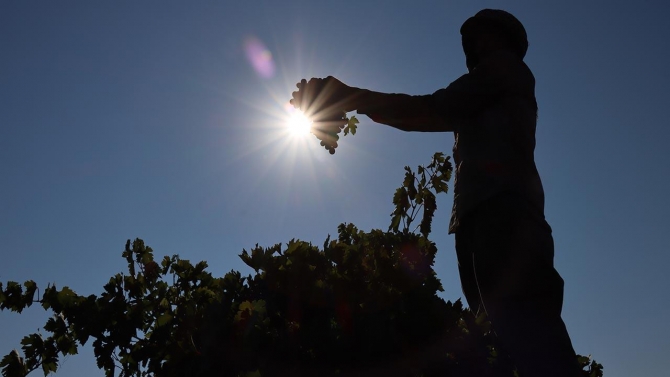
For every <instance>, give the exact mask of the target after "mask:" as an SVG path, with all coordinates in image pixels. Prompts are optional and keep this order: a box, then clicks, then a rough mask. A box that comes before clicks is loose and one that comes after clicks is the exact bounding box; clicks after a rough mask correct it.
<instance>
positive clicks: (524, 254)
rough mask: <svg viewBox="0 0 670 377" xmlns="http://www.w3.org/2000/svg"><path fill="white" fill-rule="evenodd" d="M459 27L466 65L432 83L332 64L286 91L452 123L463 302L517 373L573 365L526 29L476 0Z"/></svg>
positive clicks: (314, 108) (566, 376) (329, 105)
mask: <svg viewBox="0 0 670 377" xmlns="http://www.w3.org/2000/svg"><path fill="white" fill-rule="evenodd" d="M460 33H461V36H462V44H463V51H464V53H465V58H466V66H467V69H468V73H466V74H464V75H462V76H461V77H459V78H458V79H456V80H455V81H453V82H452V83H451V84H449V85H448V86H447V87H446V88H443V89H439V90H437V91H436V92H434V93H432V94H429V95H407V94H397V93H394V94H387V93H379V92H373V91H370V90H365V89H360V88H355V87H350V86H348V85H345V84H344V83H342V82H341V81H339V80H337V79H336V78H334V77H332V76H329V77H327V78H312V79H311V80H309V82H308V81H307V80H302V81H301V82H300V83H298V84H297V87H298V89H299V90H298V91H296V92H293V99H292V100H291V103H292V104H293V105H294V106H296V107H299V108H301V109H303V110H306V111H307V112H310V111H311V113H312V114H316V116H317V117H318V113H319V111H322V112H329V111H330V110H332V109H336V110H339V111H342V110H343V111H347V112H349V111H354V110H356V111H357V113H358V114H364V115H367V116H368V117H369V118H370V119H372V120H373V121H374V122H377V123H381V124H385V125H388V126H391V127H394V128H397V129H400V130H403V131H419V132H453V133H454V139H455V143H454V147H453V155H454V161H455V164H456V174H455V182H454V206H453V210H452V216H451V221H450V224H449V233H450V234H454V235H455V245H456V254H457V258H458V269H459V274H460V280H461V285H462V290H463V293H464V295H465V298H466V300H467V302H468V304H469V306H470V308H471V310H473V311H474V312H475V313H481V312H485V313H486V314H487V316H488V318H489V319H490V321H491V324H492V327H493V329H494V331H495V333H496V336H497V338H498V340H499V342H500V344H501V346H502V347H503V348H504V349H505V350H506V351H507V353H509V355H510V356H511V358H512V361H513V362H514V363H515V365H516V367H517V370H518V372H519V374H520V376H521V377H540V376H541V377H553V376H556V377H558V376H560V377H572V376H579V375H581V367H580V365H579V363H578V361H577V356H576V354H575V351H574V349H573V346H572V342H571V340H570V336H569V334H568V331H567V329H566V327H565V324H564V322H563V320H562V318H561V311H562V306H563V285H564V282H563V279H562V278H561V276H560V275H559V273H558V272H557V271H556V269H555V268H554V264H553V258H554V240H553V237H552V229H551V227H550V226H549V224H548V223H547V221H546V220H545V216H544V190H543V187H542V182H541V180H540V176H539V174H538V171H537V168H536V165H535V160H534V150H535V129H536V123H537V102H536V99H535V78H534V76H533V74H532V72H531V71H530V69H529V68H528V66H527V65H526V64H525V63H524V61H523V59H524V57H525V55H526V51H527V50H528V39H527V34H526V30H525V28H524V26H523V25H522V24H521V22H520V21H519V20H518V19H517V18H516V17H514V16H513V15H511V14H510V13H508V12H506V11H503V10H495V9H484V10H482V11H480V12H478V13H477V14H475V15H474V16H473V17H470V18H469V19H468V20H466V21H465V22H464V23H463V25H462V26H461V29H460ZM310 106H311V108H310Z"/></svg>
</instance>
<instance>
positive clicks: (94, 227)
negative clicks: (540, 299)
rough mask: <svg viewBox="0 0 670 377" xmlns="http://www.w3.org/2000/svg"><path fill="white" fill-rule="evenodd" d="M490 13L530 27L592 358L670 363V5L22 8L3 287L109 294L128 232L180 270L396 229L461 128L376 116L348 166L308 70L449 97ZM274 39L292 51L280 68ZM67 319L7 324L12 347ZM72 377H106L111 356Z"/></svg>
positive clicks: (543, 161)
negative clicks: (301, 91) (289, 105)
mask: <svg viewBox="0 0 670 377" xmlns="http://www.w3.org/2000/svg"><path fill="white" fill-rule="evenodd" d="M482 8H502V9H506V10H508V11H510V12H512V13H513V14H515V15H516V16H517V17H518V18H519V19H520V20H521V21H522V22H523V23H524V25H525V26H526V29H527V31H528V34H529V40H530V49H529V52H528V55H527V57H526V62H527V63H528V65H529V66H530V68H531V69H532V70H533V72H534V74H535V76H536V79H537V88H536V92H537V99H538V103H539V107H540V110H539V122H538V131H537V141H538V146H537V149H536V161H537V164H538V168H539V170H540V174H541V176H542V178H543V182H544V185H545V192H546V196H547V204H546V216H547V219H548V221H549V223H550V224H551V226H552V227H553V229H554V238H555V242H556V259H555V263H556V266H557V269H558V270H559V272H560V273H561V274H562V276H563V277H564V279H565V281H566V291H565V303H564V311H563V317H564V320H565V322H566V324H567V326H568V329H569V331H570V333H571V336H572V340H573V343H574V346H575V349H576V350H577V352H579V353H582V354H589V353H591V354H593V355H594V356H595V358H596V359H597V360H598V361H599V362H601V363H603V364H604V365H605V375H606V376H607V377H624V376H626V377H628V376H660V375H664V374H666V373H667V370H668V368H669V367H670V361H668V358H667V354H668V352H669V351H670V324H669V323H668V322H667V318H670V300H669V297H670V296H669V295H668V293H667V290H668V288H670V277H669V276H668V274H667V272H666V270H667V269H668V267H670V255H669V253H668V251H670V250H668V241H667V232H668V230H669V229H670V220H669V217H668V212H669V210H670V200H669V199H668V196H667V195H668V194H667V193H668V192H669V191H670V178H669V177H670V165H669V162H670V152H669V150H670V149H669V148H668V147H667V146H666V144H667V140H668V138H669V137H670V131H669V130H668V126H669V124H668V118H667V111H668V97H669V96H668V94H667V88H669V87H670V75H668V74H667V67H668V66H670V56H669V52H668V51H670V42H669V41H668V37H670V23H669V22H668V20H667V14H668V10H669V9H668V6H667V5H666V4H665V3H663V2H656V4H654V2H637V3H634V2H625V1H607V2H606V1H589V2H584V1H562V2H554V3H553V4H546V3H545V2H531V1H467V2H466V1H416V2H408V1H402V2H401V1H360V0H359V1H338V2H326V1H289V0H284V1H281V2H272V1H248V2H232V1H198V2H189V3H188V4H187V3H184V2H172V1H160V2H159V1H143V2H128V1H115V2H111V1H110V2H104V3H103V2H95V3H93V2H78V3H75V2H42V3H38V2H19V1H5V2H2V3H0V261H1V262H0V281H3V282H6V281H8V280H18V281H24V280H27V279H34V280H36V281H37V282H38V283H39V284H40V285H41V286H46V284H47V283H49V282H55V283H56V284H58V286H65V285H67V286H70V287H71V288H73V289H74V290H75V291H77V292H78V293H80V294H92V293H99V292H100V290H101V287H102V285H103V284H104V283H105V282H106V280H107V279H108V278H109V276H111V275H113V274H114V273H117V272H120V271H123V269H124V262H123V259H122V258H121V257H120V253H121V251H122V248H123V246H124V244H125V240H126V239H128V238H131V239H133V238H135V237H140V238H143V239H144V240H145V241H146V242H147V243H148V244H149V245H150V246H152V247H153V248H154V250H155V251H156V253H157V255H172V254H180V255H181V256H182V257H184V258H187V259H191V260H194V261H198V260H207V261H208V262H209V264H210V268H211V270H212V271H213V272H215V273H216V274H222V273H224V272H226V271H229V270H230V269H237V270H243V271H247V270H246V269H245V267H244V266H243V264H242V263H241V261H240V260H239V258H238V257H237V255H238V254H239V253H241V251H242V249H243V248H246V249H249V248H250V247H253V246H254V245H255V244H256V243H259V244H260V245H264V246H270V245H273V244H275V243H277V242H287V241H288V240H290V239H291V238H294V237H295V238H300V239H304V240H308V241H313V242H315V243H317V244H321V243H322V242H323V240H324V239H325V237H326V236H327V235H328V234H329V233H330V234H334V233H336V226H337V225H338V224H339V223H341V222H353V223H354V224H356V225H358V226H359V227H360V228H362V229H371V228H382V229H385V228H386V227H387V226H388V223H389V219H390V217H389V214H390V212H391V210H392V208H391V197H392V194H393V190H394V189H395V187H397V186H398V185H400V183H401V181H402V174H403V171H402V167H403V166H405V165H410V166H416V165H417V164H421V163H425V162H427V161H428V159H429V158H430V156H431V155H432V153H433V152H435V151H444V152H446V153H450V151H451V147H452V143H453V136H452V134H449V133H444V134H421V133H414V134H412V133H403V132H401V131H398V130H394V129H391V128H388V127H385V126H382V125H378V124H374V123H373V122H371V121H370V120H368V119H367V118H365V117H360V120H361V124H360V128H359V133H358V134H357V135H356V136H354V137H346V138H344V139H343V140H342V142H341V143H340V147H339V148H338V150H337V153H336V154H335V155H334V156H330V155H329V154H328V153H327V152H326V151H325V150H323V149H322V148H321V147H319V145H318V141H317V140H316V139H314V138H313V137H308V138H304V139H300V138H291V137H290V136H289V135H288V134H287V133H286V132H285V128H284V120H285V119H286V117H287V112H286V110H285V104H286V102H287V101H288V99H289V98H290V94H291V91H293V86H294V84H295V83H296V82H297V81H299V80H300V79H301V78H309V77H324V76H327V75H334V76H336V77H338V78H340V79H341V80H342V81H344V82H345V83H347V84H350V85H353V86H357V87H363V88H369V89H373V90H378V91H386V92H404V93H409V94H426V93H432V92H433V91H434V90H436V89H439V88H441V87H445V86H447V85H448V84H449V83H450V82H451V81H452V80H454V79H455V78H457V77H458V76H460V75H461V74H463V73H464V72H465V61H464V58H463V54H462V51H461V46H460V36H459V34H458V30H459V27H460V25H461V24H462V22H463V21H464V20H465V19H467V18H468V17H470V16H471V15H473V14H474V13H476V12H477V11H478V10H480V9H482ZM249 38H255V39H256V40H258V41H261V42H262V43H263V44H264V45H265V47H266V48H267V50H268V51H269V52H270V53H271V54H272V59H273V60H272V61H273V64H274V68H275V69H274V73H273V74H272V75H270V76H269V77H266V76H268V75H266V76H263V75H261V74H259V72H258V71H257V70H255V69H254V68H253V66H252V64H250V61H249V60H248V59H247V56H246V55H245V50H244V46H245V41H248V40H249ZM451 200H452V197H451V195H443V197H441V198H439V200H438V206H439V208H438V213H437V217H436V220H435V223H434V226H433V234H432V236H431V238H432V239H433V240H434V241H435V242H436V243H437V245H438V248H439V255H438V259H437V264H436V270H437V272H438V275H439V277H440V278H441V279H442V282H443V285H444V287H445V290H446V291H445V292H444V295H443V296H444V297H445V299H450V300H455V299H457V298H459V297H461V292H460V285H459V282H458V275H457V267H456V259H455V255H454V248H453V237H452V236H449V235H447V224H448V217H449V212H450V211H449V209H450V205H451ZM44 319H45V314H44V312H42V311H41V309H40V308H39V307H35V308H32V309H30V310H28V311H27V312H25V313H24V314H23V315H20V316H19V315H16V314H13V313H6V312H3V313H0V353H1V354H3V355H4V354H6V353H8V352H9V351H10V350H11V349H12V348H14V347H18V346H19V341H20V339H21V337H22V336H23V335H26V334H28V333H30V332H33V331H36V330H37V328H38V327H40V326H41V325H43V323H44ZM82 353H83V355H79V356H75V357H70V358H69V359H67V360H66V361H65V363H64V365H63V367H62V369H61V371H60V372H59V374H60V375H68V376H91V375H99V376H101V375H103V374H102V373H101V372H100V371H98V370H97V368H96V367H95V361H94V359H93V356H92V353H91V351H90V350H88V349H85V350H83V352H82Z"/></svg>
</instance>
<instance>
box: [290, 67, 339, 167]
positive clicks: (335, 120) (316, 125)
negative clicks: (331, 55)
mask: <svg viewBox="0 0 670 377" xmlns="http://www.w3.org/2000/svg"><path fill="white" fill-rule="evenodd" d="M316 88H318V85H317V86H316ZM316 88H310V85H307V82H306V81H305V80H303V81H301V82H300V84H298V89H299V90H298V93H297V95H296V94H295V93H294V98H295V101H292V102H291V103H292V104H293V105H294V106H296V107H298V108H301V109H303V110H304V111H306V114H308V116H309V117H310V118H311V119H312V129H311V132H312V133H313V134H314V136H316V137H317V139H319V140H320V143H319V144H320V145H321V146H322V147H324V148H325V149H326V150H327V151H328V152H329V153H330V154H335V149H336V148H337V146H338V144H337V142H338V140H339V139H340V136H339V135H338V134H339V133H340V132H342V130H344V132H345V135H346V134H347V132H348V129H347V125H348V124H349V119H348V118H347V113H346V112H345V111H342V110H334V109H333V105H332V104H329V103H319V102H323V101H316V98H317V97H318V94H319V93H316V92H315V89H316ZM325 102H328V101H325ZM317 103H318V106H316V105H317ZM317 107H318V108H317Z"/></svg>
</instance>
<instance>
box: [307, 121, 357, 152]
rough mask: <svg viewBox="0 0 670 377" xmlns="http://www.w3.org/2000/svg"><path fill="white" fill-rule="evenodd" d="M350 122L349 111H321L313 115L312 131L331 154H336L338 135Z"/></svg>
mask: <svg viewBox="0 0 670 377" xmlns="http://www.w3.org/2000/svg"><path fill="white" fill-rule="evenodd" d="M348 124H349V119H348V118H347V113H346V112H344V111H331V112H323V111H322V112H321V113H320V114H317V115H314V116H313V123H312V133H313V134H314V136H316V137H317V138H318V139H319V140H321V143H320V144H321V146H322V147H324V148H326V150H327V151H328V152H329V153H330V154H335V148H337V141H338V140H340V136H339V135H338V134H339V133H340V131H342V130H343V129H344V128H345V127H346V126H347V125H348Z"/></svg>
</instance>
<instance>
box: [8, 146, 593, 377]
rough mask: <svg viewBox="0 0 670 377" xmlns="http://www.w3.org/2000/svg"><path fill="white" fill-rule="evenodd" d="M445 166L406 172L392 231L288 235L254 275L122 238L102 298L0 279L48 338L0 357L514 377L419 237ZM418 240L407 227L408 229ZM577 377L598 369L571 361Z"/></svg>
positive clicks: (15, 362)
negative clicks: (157, 255) (87, 355)
mask: <svg viewBox="0 0 670 377" xmlns="http://www.w3.org/2000/svg"><path fill="white" fill-rule="evenodd" d="M451 170H452V169H451V164H450V162H449V158H448V157H444V156H443V155H442V154H439V153H438V154H435V156H434V157H433V160H432V162H431V164H429V165H428V166H426V167H419V169H418V170H417V173H414V172H413V171H412V170H411V169H410V168H409V167H407V168H406V174H405V179H404V181H403V185H402V187H401V188H399V189H398V190H397V191H396V193H395V195H394V198H393V203H394V205H395V210H394V211H393V213H392V215H391V216H392V220H391V226H390V227H389V230H388V231H386V232H384V231H382V230H371V231H369V232H364V231H361V230H359V229H358V228H356V227H355V226H354V225H352V224H341V225H340V226H339V227H338V235H337V238H336V239H332V240H331V239H330V236H329V237H328V239H326V241H325V242H324V244H323V247H322V248H319V247H317V246H314V245H312V244H310V243H307V242H303V241H299V240H291V241H289V242H288V243H287V244H285V245H282V244H277V245H274V246H271V247H267V248H264V247H260V246H258V245H256V247H254V248H253V249H252V250H250V251H246V250H244V251H243V252H242V254H241V255H240V257H241V258H242V260H243V261H244V263H246V264H247V265H248V266H249V267H251V268H252V269H253V270H254V273H253V274H250V275H248V276H246V277H243V276H242V275H241V273H240V272H237V271H231V272H229V273H227V274H226V275H225V276H223V277H218V278H216V277H213V276H212V275H211V274H210V273H209V272H207V271H206V268H207V263H206V262H199V263H197V264H192V263H191V262H189V261H188V260H185V259H181V258H180V257H179V256H172V257H164V258H163V259H162V260H161V261H160V262H156V260H155V259H154V253H153V250H152V249H151V248H150V247H148V246H146V245H145V244H144V242H143V241H142V240H140V239H136V240H135V241H133V242H132V243H131V242H130V241H128V242H127V243H126V247H125V250H124V251H123V254H122V255H123V257H124V258H125V259H126V261H127V264H128V273H127V274H117V275H115V276H113V277H112V278H111V279H110V280H109V283H107V284H106V285H105V286H104V290H103V292H102V293H101V294H99V295H90V296H80V295H78V294H76V293H75V292H73V291H72V290H71V289H69V288H67V287H63V288H61V289H57V288H56V286H54V285H50V286H48V287H47V288H46V289H45V290H44V293H43V294H42V295H41V297H38V300H37V301H34V297H35V294H36V293H37V286H36V284H35V283H34V282H33V281H27V282H25V283H24V284H23V285H20V284H18V283H16V282H8V283H7V285H6V286H5V287H3V286H2V285H1V284H0V309H3V310H4V309H9V310H12V311H16V312H19V313H21V312H22V310H24V309H25V308H27V307H29V306H31V304H33V303H34V302H38V303H40V304H41V305H42V307H43V308H44V309H45V310H51V311H52V312H53V313H54V315H53V317H52V318H50V319H49V320H48V321H47V323H46V325H45V326H44V330H45V332H46V333H47V334H49V335H48V336H44V335H41V334H39V333H38V334H30V335H28V336H26V337H24V338H23V340H22V341H21V345H22V346H21V348H22V350H23V356H22V355H21V354H19V352H18V351H16V350H14V351H12V352H10V353H9V354H8V355H6V356H5V357H4V358H3V359H2V361H1V362H0V367H1V368H2V375H3V376H5V377H16V376H25V375H27V374H28V373H30V372H32V371H34V370H36V369H42V371H43V372H44V374H45V375H47V374H49V373H50V372H55V371H56V370H57V367H58V363H59V360H60V357H62V356H65V355H74V354H76V353H77V351H78V347H79V346H80V345H84V344H86V343H87V342H88V341H89V340H91V341H92V342H93V349H94V352H95V357H96V360H97V364H98V366H99V367H100V368H101V369H103V370H105V374H106V375H107V376H114V375H116V374H118V375H120V376H235V377H237V376H263V377H268V376H510V377H511V376H514V375H515V371H514V366H513V365H512V364H511V362H510V360H509V358H508V357H507V356H506V355H505V354H504V352H502V350H500V349H499V348H498V346H497V345H496V341H495V337H494V336H493V334H492V332H491V331H490V329H489V323H488V322H487V321H486V319H485V318H483V317H479V318H475V316H474V315H473V313H472V312H470V311H469V310H468V309H465V308H463V306H462V304H461V302H460V300H457V301H456V302H453V303H452V302H450V301H447V302H445V301H444V300H443V299H441V298H440V297H438V296H437V292H438V291H441V290H442V287H441V284H440V281H439V279H437V277H436V274H435V272H434V270H433V262H434V258H435V254H436V252H437V249H436V247H435V244H434V243H432V242H431V241H429V240H428V238H427V236H428V234H429V232H430V224H431V221H432V217H433V214H434V211H435V209H436V204H435V194H436V193H439V192H446V191H447V182H448V180H449V179H450V176H451ZM417 219H420V221H419V224H418V225H416V227H417V229H419V231H420V233H415V232H414V231H411V230H410V227H411V225H412V224H413V223H414V221H415V220H417ZM580 362H581V363H582V365H583V366H584V367H585V368H586V369H585V371H584V376H590V377H601V376H602V375H603V374H602V366H601V365H600V364H598V363H596V362H595V361H591V360H590V359H589V358H588V357H580Z"/></svg>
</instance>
